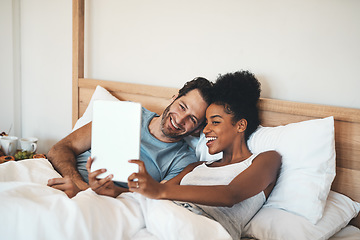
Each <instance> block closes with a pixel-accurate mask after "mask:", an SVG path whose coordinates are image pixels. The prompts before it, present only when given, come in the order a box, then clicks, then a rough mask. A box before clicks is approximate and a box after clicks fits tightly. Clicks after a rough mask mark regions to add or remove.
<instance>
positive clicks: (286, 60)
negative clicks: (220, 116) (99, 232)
mask: <svg viewBox="0 0 360 240" xmlns="http://www.w3.org/2000/svg"><path fill="white" fill-rule="evenodd" d="M18 1H19V0H18ZM9 2H14V1H9V0H2V1H0V9H1V10H0V11H1V13H3V12H4V11H6V10H4V9H3V7H6V9H9V8H11V6H10V7H9ZM86 4H87V5H86V13H87V17H86V71H85V74H86V77H91V78H99V79H100V78H101V79H108V80H119V81H128V82H137V83H147V84H153V85H164V86H171V87H180V86H181V85H182V84H183V83H184V82H185V81H187V80H190V79H192V78H193V77H195V76H204V77H207V78H209V79H211V80H213V79H215V78H216V76H217V75H218V74H220V73H226V72H229V71H236V70H240V69H248V70H251V71H252V72H254V73H255V74H256V75H257V76H258V78H259V80H260V81H261V82H262V86H263V94H262V96H263V97H271V98H277V99H284V100H292V101H301V102H310V103H318V104H328V105H334V106H342V107H352V108H360V97H359V89H360V79H359V76H360V44H359V42H360V27H359V26H360V14H358V13H359V12H360V1H357V0H342V1H338V0H303V1H293V0H274V1H266V0H261V1H260V0H257V1H245V0H226V1H218V0H182V1H171V0H152V1H146V0H133V1H125V0H107V1H95V0H87V1H86ZM10 5H11V4H10ZM8 18H12V16H11V15H9V14H5V15H2V14H0V20H1V25H0V26H1V30H2V29H6V33H8V32H10V31H11V29H12V28H13V27H12V26H8V24H6V23H5V22H4V20H7V19H8ZM10 25H11V24H10ZM105 26H107V27H105ZM9 29H10V30H9ZM20 39H21V42H20V52H21V54H20V56H21V64H20V65H21V93H22V94H21V95H22V100H21V103H22V104H21V109H22V110H21V114H20V115H21V116H22V117H21V122H22V124H21V128H22V129H21V135H22V136H36V137H38V138H39V139H40V150H39V151H43V152H45V151H47V150H48V149H49V147H50V146H51V145H52V144H53V143H55V142H56V141H58V140H60V139H61V138H62V137H64V136H65V135H66V134H67V133H69V132H70V130H71V1H70V0H67V1H63V0H51V1H46V0H32V1H29V0H23V1H20ZM0 41H1V44H0V50H1V52H3V51H4V52H6V58H11V57H12V54H13V53H12V52H11V51H10V52H8V51H7V50H8V49H12V44H13V43H12V41H11V38H10V40H9V38H8V37H5V38H3V37H2V38H1V40H0ZM0 61H1V63H3V62H4V57H3V56H1V57H0ZM1 65H2V64H1ZM3 68H4V69H5V70H6V69H7V67H3V66H1V72H0V79H1V85H0V86H1V89H3V86H5V87H6V88H7V92H6V95H5V96H6V98H7V99H8V98H10V99H11V98H14V96H13V95H14V91H15V90H14V89H11V88H12V87H11V86H13V85H14V84H15V83H14V82H12V81H11V78H12V77H13V76H12V73H11V72H10V73H9V72H7V71H3ZM10 68H11V66H10ZM5 79H6V80H5ZM8 79H9V80H8ZM8 85H10V86H8ZM0 97H1V98H0V101H1V102H0V104H1V106H2V109H5V112H3V111H1V113H0V116H1V118H0V131H2V130H7V129H6V128H7V127H8V125H9V123H10V122H11V121H15V120H14V119H12V118H11V116H15V115H16V114H14V113H13V112H12V111H13V110H12V109H11V108H9V107H7V108H3V106H4V103H3V101H4V100H3V99H4V97H3V96H0ZM6 102H7V103H6V106H10V105H11V106H12V105H14V104H15V103H14V100H13V102H11V100H6ZM18 115H19V114H18ZM3 118H5V119H6V121H4V120H2V119H3ZM15 118H16V117H15ZM3 123H4V124H3ZM4 128H5V129H4Z"/></svg>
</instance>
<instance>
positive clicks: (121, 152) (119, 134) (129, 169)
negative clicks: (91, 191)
mask: <svg viewBox="0 0 360 240" xmlns="http://www.w3.org/2000/svg"><path fill="white" fill-rule="evenodd" d="M140 126H141V104H140V103H135V102H128V101H118V102H114V101H105V100H97V101H94V105H93V120H92V130H91V157H92V158H93V159H94V162H93V164H92V166H91V171H92V172H93V171H95V170H97V169H101V168H105V169H106V170H107V171H106V172H105V173H103V174H101V175H99V176H98V178H105V177H106V176H108V175H109V174H113V175H114V178H113V180H114V181H119V182H127V178H128V177H129V175H130V174H132V173H133V172H138V165H137V164H134V163H129V162H128V160H130V159H139V158H140Z"/></svg>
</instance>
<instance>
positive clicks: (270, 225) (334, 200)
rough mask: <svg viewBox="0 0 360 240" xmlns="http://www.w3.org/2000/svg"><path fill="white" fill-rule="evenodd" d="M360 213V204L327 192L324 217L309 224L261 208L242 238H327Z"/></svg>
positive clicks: (279, 210) (285, 213) (270, 209)
mask: <svg viewBox="0 0 360 240" xmlns="http://www.w3.org/2000/svg"><path fill="white" fill-rule="evenodd" d="M359 210H360V203H357V202H354V201H352V200H351V199H350V198H348V197H347V196H345V195H342V194H340V193H337V192H334V191H330V193H329V197H328V199H327V202H326V207H325V210H324V214H323V217H322V218H321V219H320V221H319V222H318V223H317V224H316V225H314V224H312V223H311V222H310V221H308V220H306V219H305V218H303V217H300V216H297V215H295V214H292V213H289V212H286V211H284V210H281V209H275V208H269V207H263V208H262V209H260V211H259V212H258V213H257V214H256V215H255V216H254V218H253V219H252V220H251V221H250V222H249V223H248V224H247V225H246V226H245V229H244V231H243V235H244V236H247V237H252V238H256V239H261V240H274V239H276V240H289V239H291V240H307V239H309V240H318V239H328V238H330V237H331V236H332V235H334V234H335V233H337V232H338V231H340V230H341V229H342V228H343V227H345V226H346V225H347V224H348V223H349V222H350V220H351V219H352V218H354V217H355V216H356V215H357V214H358V213H359Z"/></svg>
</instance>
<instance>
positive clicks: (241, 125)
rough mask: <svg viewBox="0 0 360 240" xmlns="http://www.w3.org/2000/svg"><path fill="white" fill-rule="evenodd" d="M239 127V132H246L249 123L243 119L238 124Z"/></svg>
mask: <svg viewBox="0 0 360 240" xmlns="http://www.w3.org/2000/svg"><path fill="white" fill-rule="evenodd" d="M237 126H238V132H239V133H241V132H245V130H246V128H247V121H246V119H244V118H242V119H240V120H239V121H238V122H237Z"/></svg>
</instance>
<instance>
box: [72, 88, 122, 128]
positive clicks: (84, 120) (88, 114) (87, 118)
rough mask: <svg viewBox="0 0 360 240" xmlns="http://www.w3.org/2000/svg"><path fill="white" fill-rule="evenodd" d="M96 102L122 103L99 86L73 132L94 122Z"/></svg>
mask: <svg viewBox="0 0 360 240" xmlns="http://www.w3.org/2000/svg"><path fill="white" fill-rule="evenodd" d="M95 100H108V101H120V100H119V99H117V98H116V97H114V96H113V95H111V93H109V92H108V91H107V90H106V89H105V88H103V87H101V86H99V85H98V86H97V87H96V89H95V91H94V93H93V95H92V97H91V99H90V102H89V105H88V106H87V108H86V110H85V112H84V114H83V115H82V116H81V118H79V119H78V120H77V121H76V123H75V126H74V128H73V130H72V131H75V130H76V129H78V128H80V127H82V126H84V125H86V124H88V123H89V122H91V121H92V117H93V114H92V113H93V102H94V101H95Z"/></svg>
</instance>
